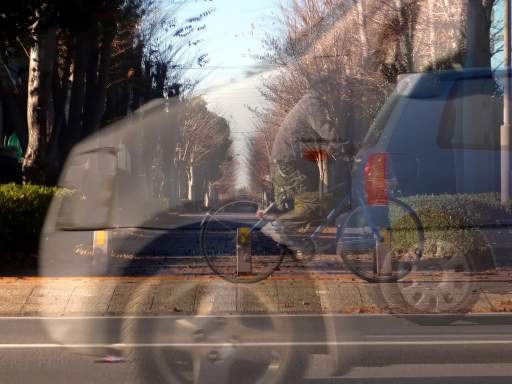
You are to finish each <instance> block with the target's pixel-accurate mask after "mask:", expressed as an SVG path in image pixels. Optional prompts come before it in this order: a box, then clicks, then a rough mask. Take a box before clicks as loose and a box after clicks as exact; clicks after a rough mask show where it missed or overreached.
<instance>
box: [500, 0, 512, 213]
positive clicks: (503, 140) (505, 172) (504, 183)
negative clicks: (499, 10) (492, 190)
mask: <svg viewBox="0 0 512 384" xmlns="http://www.w3.org/2000/svg"><path fill="white" fill-rule="evenodd" d="M510 1H511V0H505V2H504V3H505V12H504V24H505V25H504V28H503V45H504V52H505V78H504V92H503V125H502V126H501V130H500V144H501V203H502V204H503V205H506V204H508V201H509V199H510V64H511V63H510V56H511V55H510V29H511V28H510V8H511V4H510Z"/></svg>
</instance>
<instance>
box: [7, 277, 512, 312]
mask: <svg viewBox="0 0 512 384" xmlns="http://www.w3.org/2000/svg"><path fill="white" fill-rule="evenodd" d="M377 289H379V287H378V285H374V284H373V285H370V284H366V283H362V282H358V281H349V280H348V279H346V280H344V281H340V280H339V279H320V280H317V279H315V280H312V279H297V278H294V279H291V278H290V279H268V280H266V281H263V282H261V283H257V284H243V285H241V284H239V285H235V284H231V283H228V282H225V281H223V280H220V279H218V278H212V279H197V280H176V279H172V278H169V277H152V278H142V277H140V278H138V277H136V278H129V277H115V278H114V277H112V278H94V277H84V278H82V277H80V278H2V279H0V315H1V316H75V315H76V316H83V315H91V316H107V315H169V314H198V315H208V314H234V313H247V314H249V313H292V314H293V313H385V312H386V309H385V308H386V304H385V303H382V302H376V299H375V297H376V295H374V294H373V292H375V290H377ZM471 294H472V295H476V296H475V304H474V306H473V312H503V311H512V289H511V284H510V283H508V282H497V281H494V282H489V283H480V284H479V288H478V289H477V290H475V291H473V292H472V293H471Z"/></svg>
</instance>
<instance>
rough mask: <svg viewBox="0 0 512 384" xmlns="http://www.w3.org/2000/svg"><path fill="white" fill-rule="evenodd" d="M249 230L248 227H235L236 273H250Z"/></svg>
mask: <svg viewBox="0 0 512 384" xmlns="http://www.w3.org/2000/svg"><path fill="white" fill-rule="evenodd" d="M251 259H252V255H251V230H250V228H248V227H241V228H237V229H236V274H237V275H246V274H250V273H252V260H251Z"/></svg>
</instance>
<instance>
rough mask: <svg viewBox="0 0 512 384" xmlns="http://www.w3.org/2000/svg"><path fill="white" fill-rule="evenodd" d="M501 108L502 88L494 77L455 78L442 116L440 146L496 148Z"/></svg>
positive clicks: (500, 121) (501, 113) (498, 139)
mask: <svg viewBox="0 0 512 384" xmlns="http://www.w3.org/2000/svg"><path fill="white" fill-rule="evenodd" d="M502 111H503V97H502V91H501V89H500V88H499V85H498V83H497V82H496V81H495V80H494V79H493V78H476V79H463V80H458V81H456V82H455V83H454V85H453V88H452V89H451V91H450V95H449V97H448V101H447V103H446V107H445V109H444V111H443V115H442V117H441V124H440V126H439V131H438V136H437V142H438V144H439V146H440V147H442V148H458V149H499V148H500V126H501V124H502V123H503V112H502Z"/></svg>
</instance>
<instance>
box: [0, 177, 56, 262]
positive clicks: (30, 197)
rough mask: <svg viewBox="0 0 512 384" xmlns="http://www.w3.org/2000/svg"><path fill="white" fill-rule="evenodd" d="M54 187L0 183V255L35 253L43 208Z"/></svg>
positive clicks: (50, 197)
mask: <svg viewBox="0 0 512 384" xmlns="http://www.w3.org/2000/svg"><path fill="white" fill-rule="evenodd" d="M60 193H65V192H64V190H62V189H59V188H57V187H44V186H39V185H20V184H13V183H11V184H0V246H1V249H2V251H1V252H0V254H1V255H11V256H12V255H20V254H34V253H37V249H38V244H39V235H40V232H41V228H42V226H43V223H44V219H45V216H46V211H47V210H48V207H49V205H50V202H51V200H52V198H53V196H55V195H56V194H60Z"/></svg>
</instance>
